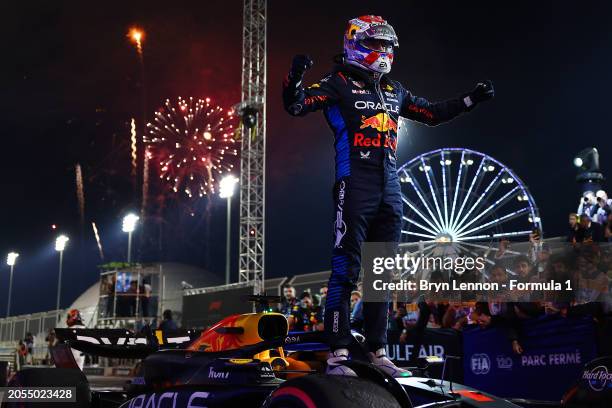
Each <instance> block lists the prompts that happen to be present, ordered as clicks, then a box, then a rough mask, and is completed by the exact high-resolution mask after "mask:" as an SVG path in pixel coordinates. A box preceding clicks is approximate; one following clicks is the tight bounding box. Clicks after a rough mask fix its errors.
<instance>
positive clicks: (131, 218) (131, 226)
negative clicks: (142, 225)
mask: <svg viewBox="0 0 612 408" xmlns="http://www.w3.org/2000/svg"><path fill="white" fill-rule="evenodd" d="M139 219H140V217H139V216H137V215H136V214H131V213H130V214H128V215H126V216H125V217H123V223H122V224H121V229H122V230H123V232H134V230H135V229H136V223H137V222H138V220H139Z"/></svg>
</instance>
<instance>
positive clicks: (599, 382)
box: [582, 365, 612, 392]
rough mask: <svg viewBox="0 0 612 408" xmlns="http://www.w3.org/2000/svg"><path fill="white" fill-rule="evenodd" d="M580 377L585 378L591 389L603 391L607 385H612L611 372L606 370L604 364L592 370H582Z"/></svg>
mask: <svg viewBox="0 0 612 408" xmlns="http://www.w3.org/2000/svg"><path fill="white" fill-rule="evenodd" d="M582 379H583V380H585V381H586V382H587V383H588V384H589V387H590V388H591V389H592V390H593V391H597V392H599V391H603V390H604V389H606V387H607V386H608V382H610V386H612V373H609V372H608V368H607V367H606V366H602V365H601V366H597V367H595V368H593V369H592V370H590V371H589V370H584V372H583V373H582Z"/></svg>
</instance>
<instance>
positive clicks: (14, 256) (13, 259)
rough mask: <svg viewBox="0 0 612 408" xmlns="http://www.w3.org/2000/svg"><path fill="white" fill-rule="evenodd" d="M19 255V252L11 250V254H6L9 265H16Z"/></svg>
mask: <svg viewBox="0 0 612 408" xmlns="http://www.w3.org/2000/svg"><path fill="white" fill-rule="evenodd" d="M18 256H19V254H18V253H17V252H9V254H8V255H7V256H6V264H7V265H8V266H15V262H17V257H18Z"/></svg>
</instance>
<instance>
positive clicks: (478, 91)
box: [469, 79, 495, 104]
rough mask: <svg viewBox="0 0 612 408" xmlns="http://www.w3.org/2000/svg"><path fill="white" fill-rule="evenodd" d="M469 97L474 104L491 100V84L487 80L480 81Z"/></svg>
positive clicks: (493, 92)
mask: <svg viewBox="0 0 612 408" xmlns="http://www.w3.org/2000/svg"><path fill="white" fill-rule="evenodd" d="M469 96H470V99H471V100H472V103H474V104H477V103H480V102H484V101H488V100H489V99H492V98H493V97H494V96H495V90H494V89H493V82H491V81H489V80H488V79H487V80H484V81H480V82H479V83H478V84H477V85H476V88H474V90H473V91H472V92H471V93H470V95H469Z"/></svg>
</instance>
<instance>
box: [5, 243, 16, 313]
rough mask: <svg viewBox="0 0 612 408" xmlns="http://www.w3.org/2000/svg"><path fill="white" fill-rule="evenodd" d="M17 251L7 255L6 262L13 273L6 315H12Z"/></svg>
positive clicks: (10, 280)
mask: <svg viewBox="0 0 612 408" xmlns="http://www.w3.org/2000/svg"><path fill="white" fill-rule="evenodd" d="M18 256H19V254H18V253H17V252H9V254H8V255H7V256H6V264H7V265H8V266H10V267H11V275H10V278H9V290H8V304H7V305H6V317H9V316H10V313H11V295H12V292H13V269H14V268H15V262H17V257H18Z"/></svg>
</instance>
